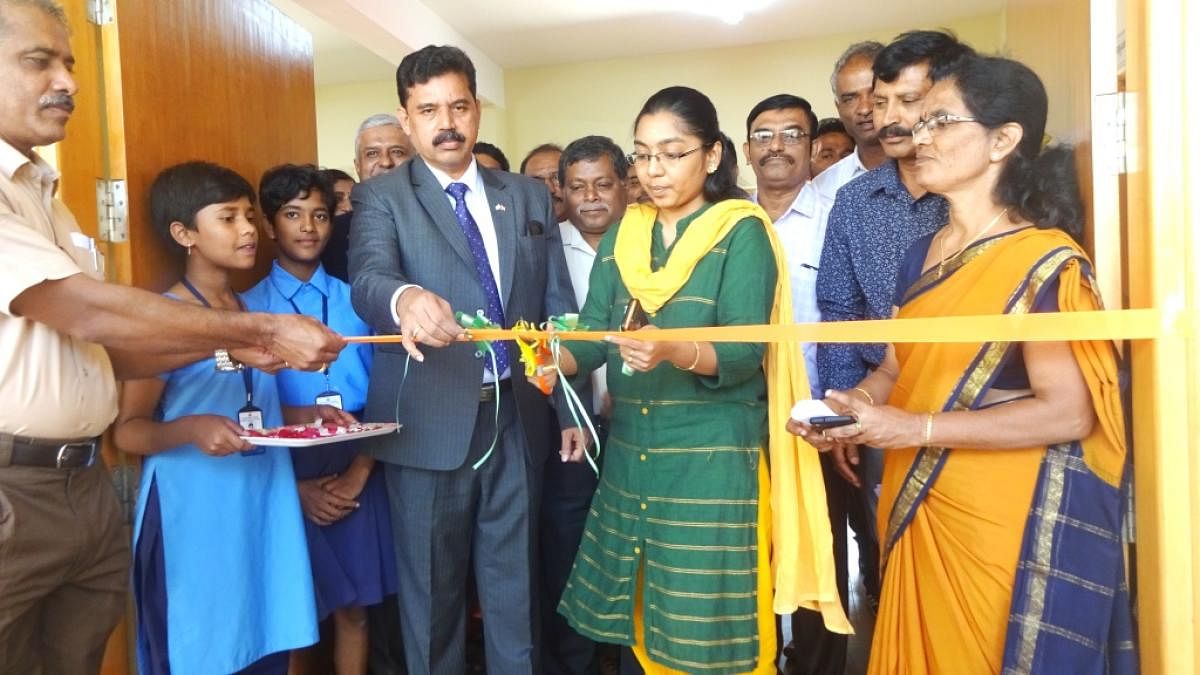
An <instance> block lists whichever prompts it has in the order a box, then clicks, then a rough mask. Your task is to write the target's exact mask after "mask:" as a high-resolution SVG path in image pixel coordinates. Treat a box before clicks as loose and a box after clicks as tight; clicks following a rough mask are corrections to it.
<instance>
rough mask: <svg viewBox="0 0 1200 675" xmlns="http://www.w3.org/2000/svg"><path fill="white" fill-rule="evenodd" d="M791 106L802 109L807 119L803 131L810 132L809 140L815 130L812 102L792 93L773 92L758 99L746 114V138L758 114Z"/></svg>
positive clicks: (791, 107)
mask: <svg viewBox="0 0 1200 675" xmlns="http://www.w3.org/2000/svg"><path fill="white" fill-rule="evenodd" d="M793 108H798V109H800V110H803V111H804V116H805V117H806V118H807V119H808V129H806V130H805V131H807V132H808V133H809V134H810V140H811V138H812V136H811V134H814V133H816V131H817V114H816V113H814V112H813V109H812V104H810V103H809V102H808V101H806V100H804V99H802V98H800V97H799V96H796V95H794V94H775V95H774V96H770V97H768V98H764V99H763V100H761V101H759V102H758V105H756V106H754V107H753V108H752V109H751V110H750V114H749V115H747V116H746V138H747V139H749V138H750V131H751V126H753V125H754V120H756V119H758V116H759V115H761V114H763V113H765V112H767V111H768V110H791V109H793Z"/></svg>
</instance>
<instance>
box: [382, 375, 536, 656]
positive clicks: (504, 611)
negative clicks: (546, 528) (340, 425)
mask: <svg viewBox="0 0 1200 675" xmlns="http://www.w3.org/2000/svg"><path fill="white" fill-rule="evenodd" d="M492 406H493V404H490V403H484V404H481V405H480V409H479V414H478V415H477V418H476V423H475V429H474V431H473V432H472V437H471V447H470V449H469V451H468V453H467V459H466V461H465V462H464V463H463V465H462V466H461V467H459V468H457V469H454V470H451V471H430V470H425V469H416V468H412V467H406V466H399V465H396V464H390V463H384V468H385V471H386V475H387V486H388V499H389V501H390V502H391V506H392V528H393V530H394V532H395V537H394V538H395V543H396V563H397V564H396V568H397V571H398V573H399V574H398V578H399V593H398V595H399V600H400V614H401V617H400V629H401V632H402V633H403V639H404V652H405V657H406V661H407V664H408V670H409V672H410V673H414V675H415V674H418V673H434V674H436V675H462V673H463V672H464V671H465V669H466V662H465V630H466V616H467V598H466V588H467V570H468V565H471V564H473V565H474V572H475V579H476V582H477V584H478V589H479V601H480V606H481V608H482V610H483V627H484V644H485V649H486V658H487V669H488V672H489V673H491V674H493V675H509V674H515V673H533V672H539V671H538V664H537V661H538V654H537V653H536V652H535V650H534V646H533V645H534V637H533V633H534V626H533V614H532V607H533V606H534V602H535V598H536V594H535V584H534V583H533V568H534V564H533V561H534V560H535V558H534V548H535V546H534V538H533V537H534V531H533V528H534V523H536V522H537V509H538V500H539V499H540V494H539V487H540V486H539V484H538V477H537V474H538V472H539V470H540V467H535V466H534V465H533V462H532V461H531V458H530V455H529V452H528V449H527V443H526V440H525V433H524V431H523V430H522V428H521V426H520V423H519V422H518V420H517V414H516V402H515V399H514V398H513V396H512V394H511V393H509V392H505V393H504V394H502V395H501V399H500V411H501V412H500V436H499V442H498V443H497V444H496V448H495V450H494V451H493V452H492V455H491V456H490V457H489V458H488V459H487V461H486V462H484V463H483V464H482V465H481V466H480V467H479V469H478V470H476V469H473V468H472V465H473V464H474V463H475V462H476V461H478V460H479V459H480V458H482V457H483V456H484V454H485V453H486V451H487V449H488V447H489V446H490V445H491V443H492V439H493V436H494V433H495V428H496V427H495V424H494V422H493V410H494V408H493V407H492ZM539 463H540V462H539Z"/></svg>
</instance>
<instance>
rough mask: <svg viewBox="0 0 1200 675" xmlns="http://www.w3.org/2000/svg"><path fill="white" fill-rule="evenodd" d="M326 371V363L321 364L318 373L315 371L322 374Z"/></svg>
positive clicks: (327, 366) (327, 367)
mask: <svg viewBox="0 0 1200 675" xmlns="http://www.w3.org/2000/svg"><path fill="white" fill-rule="evenodd" d="M327 370H329V364H328V363H322V364H321V370H319V371H317V372H320V373H324V372H325V371H327Z"/></svg>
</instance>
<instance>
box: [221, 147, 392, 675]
mask: <svg viewBox="0 0 1200 675" xmlns="http://www.w3.org/2000/svg"><path fill="white" fill-rule="evenodd" d="M334 202H335V196H334V191H333V188H332V186H330V185H328V184H327V182H326V180H325V179H324V177H323V176H322V175H321V174H320V172H319V171H318V169H317V168H316V167H315V166H312V165H304V166H300V165H294V164H285V165H282V166H278V167H275V168H273V169H270V170H268V171H267V172H266V173H265V174H263V177H262V180H261V182H260V184H259V204H260V206H261V207H262V212H263V216H264V218H263V229H264V231H265V232H266V234H267V236H268V237H270V238H271V239H272V240H273V241H274V242H275V251H276V259H275V262H274V263H273V264H272V265H271V271H270V273H269V274H268V275H267V277H266V278H265V279H263V280H262V281H261V282H259V283H258V285H256V286H255V287H254V288H252V289H250V290H249V291H248V292H247V293H246V294H245V296H244V298H245V301H246V305H247V306H248V307H249V308H250V309H251V310H253V311H259V312H274V313H283V312H294V313H297V314H307V315H309V316H311V317H313V318H315V319H317V320H319V321H321V322H323V323H324V324H325V325H327V326H329V327H330V328H331V329H333V330H334V331H335V332H337V333H340V334H343V335H366V334H368V333H369V332H370V329H369V328H368V327H367V325H366V323H365V322H363V320H362V319H360V318H359V317H358V315H357V314H355V313H354V308H353V307H352V306H351V304H350V286H349V285H347V284H346V283H345V282H344V281H342V280H340V279H337V278H335V277H332V276H330V275H329V274H326V272H325V268H324V267H323V266H322V265H321V252H322V251H323V250H324V249H325V245H326V244H327V243H328V242H329V236H330V233H331V231H332V227H331V221H332V214H333V210H334ZM371 356H372V351H371V347H370V345H354V344H352V345H349V346H347V347H346V348H345V349H344V350H343V351H342V353H341V355H340V356H339V357H338V359H337V360H336V361H334V362H333V363H331V364H329V368H328V370H326V371H325V372H324V373H306V372H299V371H295V370H287V369H285V370H281V371H280V372H279V374H278V375H277V376H276V379H277V381H278V382H279V395H280V398H281V399H282V401H283V405H284V406H297V407H298V406H306V405H312V404H313V403H317V402H320V403H326V404H330V405H335V406H337V407H339V408H342V409H344V410H347V411H350V412H351V414H353V415H354V416H356V417H357V416H359V415H358V414H359V413H360V412H361V411H362V409H363V406H365V405H366V401H367V378H368V374H369V373H370V370H371ZM292 464H293V466H294V468H295V472H296V484H297V488H298V490H299V493H300V504H301V508H302V509H303V511H304V515H305V531H306V533H307V536H308V551H309V555H310V558H311V561H312V571H313V578H314V582H315V585H316V596H317V597H316V606H317V616H318V618H319V619H321V620H324V619H325V618H326V617H327V616H329V615H330V614H332V615H333V618H334V650H333V657H334V666H335V669H336V671H337V672H338V673H339V674H350V673H365V672H366V669H367V648H368V644H367V624H366V609H365V608H366V606H367V605H374V604H377V603H379V602H380V601H381V600H382V599H383V597H384V596H385V595H388V594H391V593H395V592H396V569H395V552H394V549H393V548H392V530H391V522H390V518H389V510H388V502H387V492H386V487H385V486H384V483H383V473H382V472H381V471H376V470H375V460H374V459H372V458H371V457H368V456H366V455H360V454H358V452H357V450H356V448H355V447H354V444H353V443H340V444H337V445H329V446H321V447H319V448H296V449H294V450H293V451H292ZM298 658H300V659H302V660H304V659H305V657H304V656H299V657H298ZM297 665H301V664H297Z"/></svg>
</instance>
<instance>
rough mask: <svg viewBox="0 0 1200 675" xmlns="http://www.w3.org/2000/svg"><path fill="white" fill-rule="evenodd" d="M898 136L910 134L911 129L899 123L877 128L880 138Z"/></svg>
mask: <svg viewBox="0 0 1200 675" xmlns="http://www.w3.org/2000/svg"><path fill="white" fill-rule="evenodd" d="M900 136H912V129H909V128H907V127H903V126H901V125H900V124H899V123H896V124H889V125H887V126H886V127H884V128H882V129H880V130H879V137H880V138H892V137H896V138H899V137H900Z"/></svg>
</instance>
